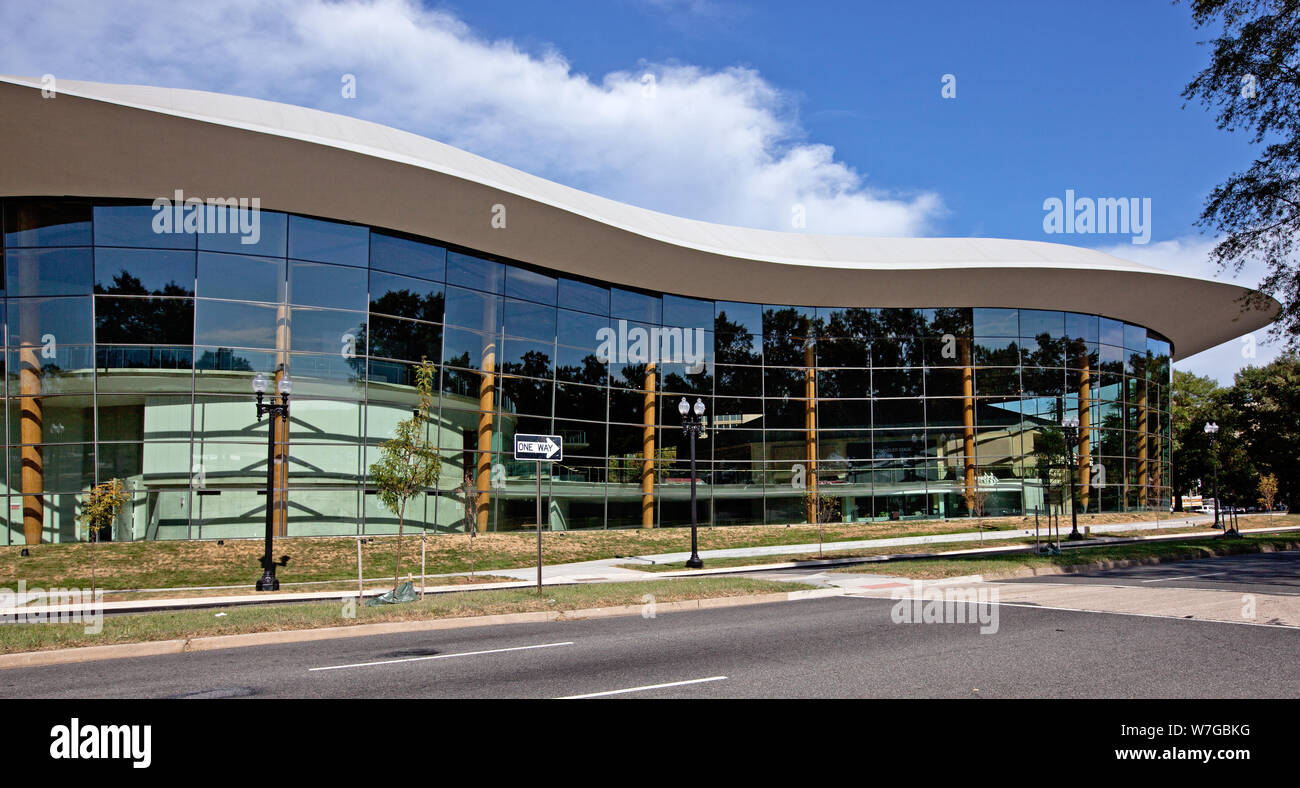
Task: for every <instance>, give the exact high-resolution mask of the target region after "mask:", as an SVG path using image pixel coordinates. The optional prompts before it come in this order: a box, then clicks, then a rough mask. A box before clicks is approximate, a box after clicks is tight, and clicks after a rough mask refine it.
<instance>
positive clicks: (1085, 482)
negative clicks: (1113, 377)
mask: <svg viewBox="0 0 1300 788" xmlns="http://www.w3.org/2000/svg"><path fill="white" fill-rule="evenodd" d="M1079 366H1080V369H1079V507H1080V508H1081V509H1083V511H1085V512H1086V511H1088V496H1089V493H1090V491H1091V490H1092V429H1091V428H1092V361H1091V360H1090V359H1089V358H1088V351H1087V349H1086V348H1085V349H1084V352H1083V359H1082V362H1081V363H1080V364H1079Z"/></svg>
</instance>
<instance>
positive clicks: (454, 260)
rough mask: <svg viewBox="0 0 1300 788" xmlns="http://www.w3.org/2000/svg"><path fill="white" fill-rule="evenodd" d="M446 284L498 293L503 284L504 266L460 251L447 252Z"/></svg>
mask: <svg viewBox="0 0 1300 788" xmlns="http://www.w3.org/2000/svg"><path fill="white" fill-rule="evenodd" d="M447 284H451V285H463V286H465V287H472V288H474V289H475V290H483V291H485V292H488V293H500V292H501V291H502V290H503V289H504V287H503V286H504V284H505V266H503V265H501V263H498V262H494V261H492V260H484V259H482V258H479V257H471V256H470V255H467V254H461V253H460V252H447Z"/></svg>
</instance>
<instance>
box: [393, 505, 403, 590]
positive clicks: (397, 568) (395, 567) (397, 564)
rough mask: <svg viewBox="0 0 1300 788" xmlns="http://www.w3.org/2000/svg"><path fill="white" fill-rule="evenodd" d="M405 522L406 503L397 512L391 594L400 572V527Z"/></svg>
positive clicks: (395, 587)
mask: <svg viewBox="0 0 1300 788" xmlns="http://www.w3.org/2000/svg"><path fill="white" fill-rule="evenodd" d="M405 520H406V501H405V500H403V501H402V505H401V506H400V507H399V508H398V511H397V559H396V560H395V561H394V562H393V593H394V594H396V593H397V578H398V577H399V576H400V575H401V572H402V525H403V523H404V522H405Z"/></svg>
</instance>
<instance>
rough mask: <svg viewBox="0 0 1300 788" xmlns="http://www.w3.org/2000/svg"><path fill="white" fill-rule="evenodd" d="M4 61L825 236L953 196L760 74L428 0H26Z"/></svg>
mask: <svg viewBox="0 0 1300 788" xmlns="http://www.w3.org/2000/svg"><path fill="white" fill-rule="evenodd" d="M670 5H671V4H670ZM687 7H688V9H690V10H694V11H696V12H699V11H700V10H701V9H706V7H711V6H708V4H698V3H696V4H690V3H688V4H687ZM0 71H3V72H7V73H17V74H25V75H37V76H39V75H41V74H45V73H52V74H54V75H55V76H56V77H61V78H68V79H85V80H92V81H104V82H130V83H139V84H152V85H166V86H172V87H186V88H199V89H205V90H214V91H219V92H226V93H237V94H241V95H248V96H254V97H258V98H267V99H272V100H278V101H286V102H289V103H294V104H300V105H303V106H309V107H316V108H319V109H325V110H329V111H332V112H341V113H346V114H353V115H356V116H359V117H364V118H366V119H368V120H374V121H377V122H380V123H385V124H388V125H392V126H396V127H398V128H402V129H406V130H409V131H413V132H416V133H419V134H423V135H426V136H429V137H433V138H435V139H439V140H442V141H444V142H447V143H449V144H451V145H455V146H457V147H460V148H463V149H465V150H469V151H472V152H474V153H478V154H480V155H482V156H486V157H488V158H492V159H495V160H497V161H501V162H503V163H507V164H510V165H512V166H515V167H518V168H520V169H523V170H525V171H528V172H531V173H534V174H537V175H541V176H543V177H547V178H551V179H553V180H556V181H559V182H562V183H566V184H568V185H570V186H574V187H576V188H580V189H584V190H586V191H590V192H594V193H597V194H601V195H604V196H607V197H611V198H614V199H617V200H621V201H624V202H628V203H632V204H635V205H641V206H643V207H647V208H652V209H654V210H659V211H664V212H667V213H673V214H676V215H680V216H687V217H691V218H697V219H704V220H708V221H716V222H723V223H728V224H738V225H743V226H750V227H763V228H768V229H783V230H790V229H792V227H791V215H792V208H793V206H795V205H797V204H798V205H803V206H804V210H805V213H806V216H807V225H806V230H807V231H808V232H826V233H852V234H858V235H901V236H906V235H921V234H926V233H927V232H929V231H930V229H931V227H932V222H933V221H934V219H935V218H936V217H938V216H939V215H941V214H942V212H943V208H942V203H941V201H940V199H939V197H938V196H937V195H935V194H933V193H911V194H895V193H890V192H887V191H884V190H880V189H877V188H875V187H873V186H871V185H869V184H867V183H866V182H865V181H864V179H863V177H862V175H861V174H859V173H858V172H856V171H855V170H853V169H852V168H851V167H848V166H847V165H845V164H844V163H843V162H840V161H837V160H836V159H835V157H834V150H833V149H832V148H830V147H828V146H825V145H817V144H812V143H809V142H808V141H806V140H805V139H804V132H803V129H802V128H801V127H800V125H799V123H798V121H797V117H796V115H795V113H794V111H793V107H792V106H791V101H790V99H789V97H788V96H787V95H786V94H784V93H782V92H781V91H780V90H778V89H777V88H776V87H774V86H773V85H771V84H770V83H768V82H767V81H765V80H764V79H763V78H762V77H761V76H760V75H759V74H758V72H756V71H754V70H752V69H747V68H740V67H734V68H728V69H723V70H720V71H708V70H704V69H700V68H696V67H692V66H689V65H681V64H639V63H635V62H629V64H628V69H627V70H625V71H618V72H613V73H609V74H605V75H603V76H599V77H589V76H587V75H585V74H580V73H575V72H574V71H573V69H572V68H571V66H570V64H569V63H568V62H567V61H566V60H565V58H564V56H563V55H562V54H560V53H558V52H555V51H541V52H528V51H524V50H522V49H521V48H519V47H518V46H516V45H515V44H514V43H513V42H511V41H508V40H496V41H489V40H485V39H483V38H481V37H479V36H478V35H476V34H475V33H474V31H472V30H471V29H469V28H468V27H467V26H466V25H465V24H464V23H462V22H461V21H460V20H458V19H457V18H455V17H454V16H452V15H451V14H449V13H447V12H445V11H439V10H430V9H425V8H423V7H421V6H420V5H419V4H418V3H416V2H413V1H412V0H369V1H367V0H341V1H340V2H325V0H223V1H222V2H220V3H212V4H207V3H192V4H186V5H184V6H183V7H181V6H177V5H175V4H174V3H166V2H146V1H145V0H126V1H125V2H120V3H111V4H109V3H104V4H98V3H84V2H76V0H46V1H45V2H41V3H31V4H18V3H12V4H8V5H6V6H5V7H4V9H3V10H0ZM646 73H650V74H653V75H654V78H655V83H654V89H653V91H652V92H651V91H648V90H647V89H646V87H647V86H646V85H645V84H643V81H642V80H643V75H644V74H646ZM344 74H354V75H355V76H356V80H357V82H356V88H357V95H356V98H355V99H351V100H346V99H343V98H342V96H341V95H340V87H341V79H342V76H343V75H344Z"/></svg>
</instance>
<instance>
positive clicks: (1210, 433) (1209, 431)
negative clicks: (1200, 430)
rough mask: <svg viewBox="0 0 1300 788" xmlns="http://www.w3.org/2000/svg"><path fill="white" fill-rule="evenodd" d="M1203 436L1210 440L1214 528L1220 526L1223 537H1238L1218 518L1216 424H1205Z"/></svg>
mask: <svg viewBox="0 0 1300 788" xmlns="http://www.w3.org/2000/svg"><path fill="white" fill-rule="evenodd" d="M1205 434H1206V436H1207V437H1209V439H1210V461H1211V462H1212V463H1213V465H1214V527H1215V528H1218V527H1219V526H1221V525H1222V526H1223V535H1224V536H1240V535H1241V534H1239V533H1238V532H1237V529H1235V528H1234V529H1232V530H1228V527H1227V524H1226V523H1224V522H1223V521H1222V520H1221V519H1220V516H1219V453H1218V451H1216V450H1215V447H1216V444H1217V438H1218V437H1219V424H1218V422H1214V421H1207V422H1205Z"/></svg>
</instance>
